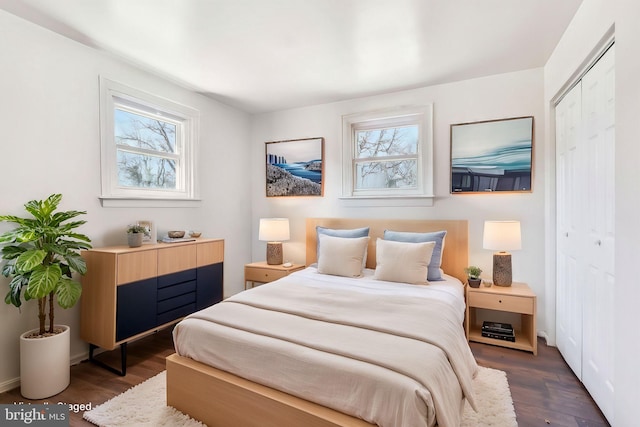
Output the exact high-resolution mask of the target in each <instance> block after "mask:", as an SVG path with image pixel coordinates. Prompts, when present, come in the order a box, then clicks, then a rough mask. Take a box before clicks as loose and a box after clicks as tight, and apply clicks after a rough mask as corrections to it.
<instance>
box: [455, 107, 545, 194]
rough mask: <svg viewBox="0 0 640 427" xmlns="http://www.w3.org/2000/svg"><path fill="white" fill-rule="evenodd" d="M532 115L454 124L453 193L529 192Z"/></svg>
mask: <svg viewBox="0 0 640 427" xmlns="http://www.w3.org/2000/svg"><path fill="white" fill-rule="evenodd" d="M532 170H533V116H527V117H514V118H509V119H500V120H487V121H482V122H473V123H460V124H453V125H451V193H453V194H460V193H493V192H530V191H531V182H532Z"/></svg>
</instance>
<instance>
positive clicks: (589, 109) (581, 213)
mask: <svg viewBox="0 0 640 427" xmlns="http://www.w3.org/2000/svg"><path fill="white" fill-rule="evenodd" d="M614 154H615V73H614V48H613V46H612V47H611V48H610V49H609V50H608V51H607V52H606V53H605V54H604V55H603V56H602V57H601V58H600V60H599V61H598V62H597V63H596V64H595V65H594V66H593V67H592V68H591V69H590V70H589V71H588V72H587V73H586V74H585V75H584V76H583V78H582V80H581V82H579V83H578V84H577V85H576V86H575V87H574V88H573V89H572V90H571V91H570V92H569V93H568V94H567V95H566V96H565V97H564V98H563V99H562V101H561V102H560V103H559V104H558V105H557V107H556V159H557V171H556V174H557V177H556V178H557V207H558V210H557V230H558V235H557V295H556V322H557V323H556V335H557V343H558V348H559V350H560V352H561V353H562V355H563V357H564V358H565V360H566V361H567V363H568V364H569V366H571V368H572V369H573V371H574V372H575V373H576V375H577V376H578V378H580V379H581V381H582V382H583V383H584V385H585V387H586V388H587V390H588V391H589V393H590V394H591V396H592V397H593V398H594V400H595V401H596V403H597V404H598V406H599V407H600V409H601V410H602V412H603V413H604V415H605V416H606V417H607V419H608V420H609V422H613V419H612V417H613V399H614V387H613V374H614V372H613V361H614V359H613V334H612V333H611V325H612V324H613V319H614V313H613V309H614V306H613V295H614V292H613V290H614V287H615V276H614V239H615V229H614V206H615V197H614V177H615V174H614Z"/></svg>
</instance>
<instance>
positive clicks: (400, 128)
mask: <svg viewBox="0 0 640 427" xmlns="http://www.w3.org/2000/svg"><path fill="white" fill-rule="evenodd" d="M432 134H433V131H432V109H431V106H430V105H428V106H421V107H404V108H397V109H393V110H386V111H379V112H372V113H363V114H353V115H350V116H345V117H343V196H344V197H346V198H392V197H406V198H412V197H413V198H415V197H432V193H433V178H432V174H433V167H432V164H433V160H432V153H433V147H432V145H433V143H432Z"/></svg>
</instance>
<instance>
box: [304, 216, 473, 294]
mask: <svg viewBox="0 0 640 427" xmlns="http://www.w3.org/2000/svg"><path fill="white" fill-rule="evenodd" d="M318 225H319V226H321V227H327V228H344V229H349V228H361V227H369V228H370V229H369V237H370V238H371V239H370V240H369V247H368V249H367V268H376V239H377V238H381V239H382V238H383V236H384V230H394V231H413V232H417V233H424V232H429V231H443V230H446V231H447V236H446V237H445V244H444V253H443V254H442V269H443V270H444V272H445V273H447V274H449V275H451V276H454V277H457V278H458V279H460V280H461V281H462V283H465V282H466V280H467V275H466V274H465V272H464V269H465V267H467V266H468V265H469V224H468V222H467V220H405V219H355V218H307V229H306V245H307V248H306V249H307V258H306V264H307V265H310V264H313V263H314V262H316V257H317V254H316V248H317V246H316V226H318Z"/></svg>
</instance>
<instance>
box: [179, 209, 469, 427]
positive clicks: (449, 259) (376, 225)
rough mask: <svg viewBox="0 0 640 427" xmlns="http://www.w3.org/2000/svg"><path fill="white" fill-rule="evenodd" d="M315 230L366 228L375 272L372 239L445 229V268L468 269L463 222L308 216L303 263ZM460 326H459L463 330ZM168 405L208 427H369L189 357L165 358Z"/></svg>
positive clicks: (460, 274)
mask: <svg viewBox="0 0 640 427" xmlns="http://www.w3.org/2000/svg"><path fill="white" fill-rule="evenodd" d="M316 226H322V227H328V228H342V229H349V228H359V227H370V231H369V236H370V237H371V241H370V242H369V248H368V253H367V267H368V268H375V259H376V257H375V241H376V238H378V237H380V238H382V236H383V234H384V230H385V229H389V230H394V231H414V232H429V231H440V230H446V231H447V236H446V239H445V248H444V252H443V257H442V268H443V270H444V271H445V272H446V273H447V274H449V275H451V276H454V277H457V278H459V279H460V280H461V281H463V282H464V280H465V279H466V275H465V274H464V268H465V267H466V266H467V265H468V252H469V250H468V246H469V244H468V223H467V221H466V220H437V221H433V220H382V219H351V218H346V219H345V218H310V219H307V221H306V251H307V255H306V263H307V265H309V264H312V263H314V262H315V261H316ZM461 327H462V326H461ZM167 404H168V405H169V406H173V407H174V408H176V409H178V410H179V411H182V412H183V413H185V414H188V415H189V416H191V417H193V418H195V419H197V420H200V421H202V422H204V423H205V424H207V425H208V426H209V427H217V426H220V427H227V426H243V427H254V426H255V427H286V426H292V427H293V426H309V427H371V426H373V425H372V424H370V423H367V422H366V421H363V420H361V419H359V418H355V417H352V416H349V415H346V414H344V413H341V412H338V411H335V410H333V409H330V408H327V407H325V406H321V405H318V404H315V403H312V402H309V401H307V400H304V399H300V398H298V397H295V396H292V395H290V394H287V393H283V392H281V391H278V390H275V389H272V388H269V387H266V386H263V385H261V384H257V383H254V382H252V381H248V380H246V379H244V378H240V377H238V376H236V375H232V374H229V373H227V372H224V371H221V370H219V369H216V368H213V367H211V366H208V365H205V364H203V363H200V362H196V361H194V360H192V359H189V358H186V357H182V356H178V355H177V354H172V355H171V356H169V357H167Z"/></svg>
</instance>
